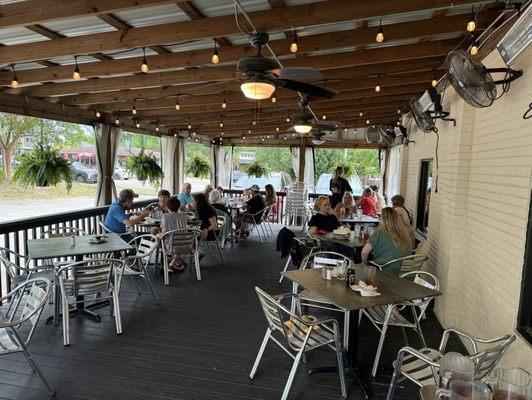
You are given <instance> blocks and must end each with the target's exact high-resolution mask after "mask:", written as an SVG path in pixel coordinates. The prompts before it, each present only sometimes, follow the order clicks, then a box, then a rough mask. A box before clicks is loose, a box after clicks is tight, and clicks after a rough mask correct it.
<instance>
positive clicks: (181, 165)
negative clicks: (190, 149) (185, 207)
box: [174, 138, 187, 192]
mask: <svg viewBox="0 0 532 400" xmlns="http://www.w3.org/2000/svg"><path fill="white" fill-rule="evenodd" d="M178 141H179V148H178V149H177V157H178V160H177V166H178V168H177V171H176V174H177V176H175V177H174V179H175V180H176V184H177V189H178V190H176V192H179V191H181V189H182V188H183V184H184V183H185V155H186V154H185V145H186V144H187V139H186V138H179V139H178Z"/></svg>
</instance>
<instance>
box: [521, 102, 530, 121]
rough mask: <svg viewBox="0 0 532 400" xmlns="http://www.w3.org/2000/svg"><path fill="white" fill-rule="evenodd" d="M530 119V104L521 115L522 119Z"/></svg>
mask: <svg viewBox="0 0 532 400" xmlns="http://www.w3.org/2000/svg"><path fill="white" fill-rule="evenodd" d="M529 118H532V103H530V104H529V105H528V110H526V111H525V113H524V114H523V119H529Z"/></svg>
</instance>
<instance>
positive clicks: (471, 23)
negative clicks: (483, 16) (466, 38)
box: [466, 18, 477, 32]
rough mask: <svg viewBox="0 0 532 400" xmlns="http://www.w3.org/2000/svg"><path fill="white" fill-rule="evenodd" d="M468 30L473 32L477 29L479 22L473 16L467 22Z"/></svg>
mask: <svg viewBox="0 0 532 400" xmlns="http://www.w3.org/2000/svg"><path fill="white" fill-rule="evenodd" d="M466 29H467V31H468V32H473V31H474V30H475V29H477V24H476V22H475V20H474V19H473V18H471V19H470V20H469V21H468V22H467V27H466Z"/></svg>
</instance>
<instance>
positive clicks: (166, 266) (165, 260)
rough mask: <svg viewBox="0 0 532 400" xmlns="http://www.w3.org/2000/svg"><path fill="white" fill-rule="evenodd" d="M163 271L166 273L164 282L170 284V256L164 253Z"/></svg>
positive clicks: (166, 284)
mask: <svg viewBox="0 0 532 400" xmlns="http://www.w3.org/2000/svg"><path fill="white" fill-rule="evenodd" d="M163 273H164V284H165V286H168V285H169V284H170V278H169V276H168V275H169V274H168V257H167V256H166V254H163Z"/></svg>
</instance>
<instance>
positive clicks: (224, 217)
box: [216, 210, 233, 249]
mask: <svg viewBox="0 0 532 400" xmlns="http://www.w3.org/2000/svg"><path fill="white" fill-rule="evenodd" d="M216 221H217V222H218V225H219V226H220V234H219V235H218V238H219V239H220V245H221V246H222V249H223V248H224V247H225V244H226V243H227V241H229V240H230V241H231V244H232V243H233V242H232V240H233V221H232V219H231V216H230V215H229V214H227V213H226V212H223V211H222V210H216Z"/></svg>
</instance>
